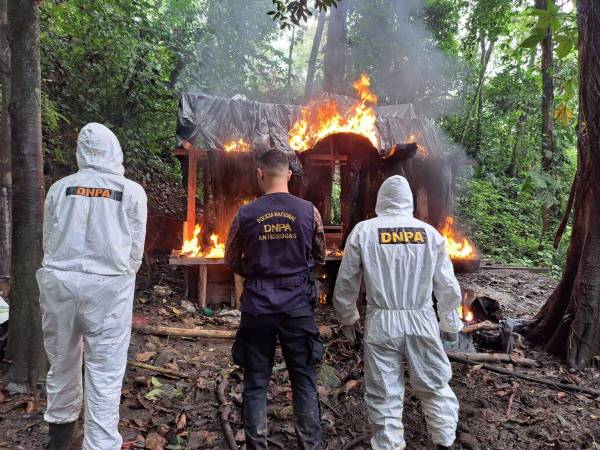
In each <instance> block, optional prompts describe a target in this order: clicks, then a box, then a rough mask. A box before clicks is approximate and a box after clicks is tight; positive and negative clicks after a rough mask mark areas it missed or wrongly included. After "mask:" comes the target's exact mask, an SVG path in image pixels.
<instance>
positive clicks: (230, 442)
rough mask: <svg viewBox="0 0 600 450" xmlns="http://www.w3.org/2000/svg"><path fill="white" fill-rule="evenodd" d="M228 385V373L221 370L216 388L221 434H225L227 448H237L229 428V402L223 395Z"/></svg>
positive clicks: (235, 449)
mask: <svg viewBox="0 0 600 450" xmlns="http://www.w3.org/2000/svg"><path fill="white" fill-rule="evenodd" d="M228 385H229V374H228V372H227V371H226V370H225V371H223V375H222V376H221V380H220V381H219V385H218V386H219V387H218V389H217V398H218V400H219V410H220V415H219V416H220V418H221V428H223V434H225V440H226V441H227V446H228V447H229V450H238V445H237V443H236V442H235V436H234V435H233V430H232V429H231V424H230V423H229V413H230V411H231V403H230V402H229V401H227V397H226V396H225V390H226V389H227V386H228Z"/></svg>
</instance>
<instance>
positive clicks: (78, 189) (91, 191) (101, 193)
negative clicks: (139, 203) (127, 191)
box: [67, 186, 123, 202]
mask: <svg viewBox="0 0 600 450" xmlns="http://www.w3.org/2000/svg"><path fill="white" fill-rule="evenodd" d="M69 195H79V196H81V197H93V198H106V199H110V200H116V201H118V202H120V201H121V200H122V199H123V193H122V192H119V191H113V190H112V189H107V188H98V187H83V186H69V187H68V188H67V196H69Z"/></svg>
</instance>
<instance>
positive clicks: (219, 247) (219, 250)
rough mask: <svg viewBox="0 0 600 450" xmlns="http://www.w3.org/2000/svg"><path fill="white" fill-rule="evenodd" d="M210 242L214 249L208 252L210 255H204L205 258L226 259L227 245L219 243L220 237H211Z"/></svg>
mask: <svg viewBox="0 0 600 450" xmlns="http://www.w3.org/2000/svg"><path fill="white" fill-rule="evenodd" d="M210 242H211V244H212V247H211V248H210V249H209V250H208V253H206V254H205V255H204V257H205V258H224V257H225V244H224V243H223V242H219V236H217V235H216V234H211V235H210Z"/></svg>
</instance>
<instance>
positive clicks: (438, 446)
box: [435, 444, 454, 450]
mask: <svg viewBox="0 0 600 450" xmlns="http://www.w3.org/2000/svg"><path fill="white" fill-rule="evenodd" d="M453 448H454V445H449V446H445V445H442V444H436V445H435V450H452V449H453Z"/></svg>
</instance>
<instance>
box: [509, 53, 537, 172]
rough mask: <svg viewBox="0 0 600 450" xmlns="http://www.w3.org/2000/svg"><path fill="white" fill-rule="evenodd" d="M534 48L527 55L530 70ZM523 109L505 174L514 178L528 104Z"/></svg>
mask: <svg viewBox="0 0 600 450" xmlns="http://www.w3.org/2000/svg"><path fill="white" fill-rule="evenodd" d="M535 53H536V51H535V49H534V50H532V52H531V54H530V56H529V64H528V70H529V71H531V70H532V69H533V67H534V65H535ZM523 109H524V111H523V112H521V114H520V115H519V119H518V120H517V130H516V133H515V142H514V144H513V151H512V155H511V158H510V164H509V166H508V168H507V169H506V174H507V175H508V176H510V177H513V178H516V177H518V176H519V175H520V170H521V161H520V160H521V148H522V145H523V133H524V132H525V123H526V122H527V118H528V117H529V114H528V111H529V105H528V104H526V105H523Z"/></svg>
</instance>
